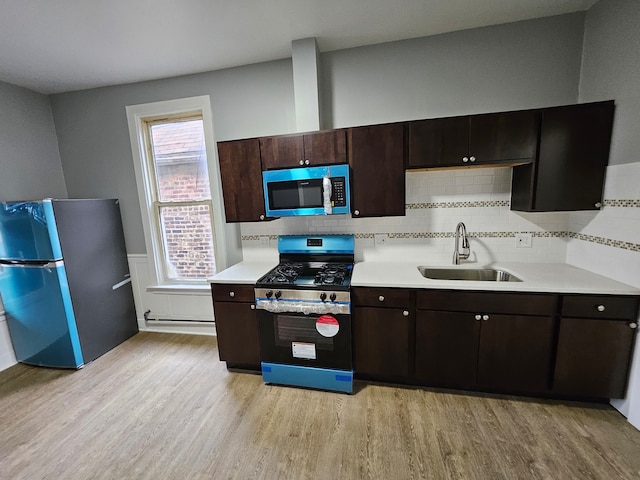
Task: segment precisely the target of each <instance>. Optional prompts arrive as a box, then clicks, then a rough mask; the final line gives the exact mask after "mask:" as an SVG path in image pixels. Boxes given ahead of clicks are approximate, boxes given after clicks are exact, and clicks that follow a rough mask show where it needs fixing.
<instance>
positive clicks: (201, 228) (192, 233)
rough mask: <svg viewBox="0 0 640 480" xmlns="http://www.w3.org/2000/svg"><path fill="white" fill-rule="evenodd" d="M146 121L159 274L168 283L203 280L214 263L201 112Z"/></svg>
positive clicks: (210, 271) (207, 172) (207, 173)
mask: <svg viewBox="0 0 640 480" xmlns="http://www.w3.org/2000/svg"><path fill="white" fill-rule="evenodd" d="M144 124H145V127H146V128H145V134H146V137H147V152H146V158H147V161H148V162H149V163H150V165H149V169H148V171H149V172H152V175H153V177H154V178H153V179H152V181H151V183H152V187H153V188H152V189H151V193H152V195H153V199H152V201H153V204H154V207H155V214H156V216H157V224H158V227H159V231H158V232H157V235H158V236H159V239H158V243H159V244H161V245H162V252H161V253H162V260H163V265H162V266H163V272H162V273H163V274H164V275H163V276H164V278H165V279H166V280H168V281H170V282H174V281H178V282H185V281H187V282H189V281H193V280H205V279H206V278H208V277H211V276H212V275H213V274H214V273H215V272H216V265H215V255H214V251H213V229H212V225H213V221H212V216H211V215H212V208H211V207H212V205H211V189H210V187H209V171H208V168H207V152H206V148H205V140H204V128H203V126H202V116H201V115H194V116H187V117H182V116H179V117H175V118H167V119H159V120H144Z"/></svg>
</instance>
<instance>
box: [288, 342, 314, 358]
mask: <svg viewBox="0 0 640 480" xmlns="http://www.w3.org/2000/svg"><path fill="white" fill-rule="evenodd" d="M291 350H292V351H293V356H294V357H295V358H307V359H309V360H315V359H316V344H315V343H304V342H291Z"/></svg>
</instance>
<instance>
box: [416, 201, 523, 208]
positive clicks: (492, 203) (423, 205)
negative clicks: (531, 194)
mask: <svg viewBox="0 0 640 480" xmlns="http://www.w3.org/2000/svg"><path fill="white" fill-rule="evenodd" d="M510 204H511V203H510V202H509V201H508V200H479V201H475V202H427V203H407V204H406V205H405V207H406V209H407V210H418V209H423V208H475V207H508V206H509V205H510Z"/></svg>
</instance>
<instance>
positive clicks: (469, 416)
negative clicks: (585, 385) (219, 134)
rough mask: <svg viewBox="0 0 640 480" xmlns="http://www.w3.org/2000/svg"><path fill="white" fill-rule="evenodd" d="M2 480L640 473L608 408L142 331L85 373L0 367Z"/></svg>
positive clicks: (637, 451) (639, 454) (632, 438)
mask: <svg viewBox="0 0 640 480" xmlns="http://www.w3.org/2000/svg"><path fill="white" fill-rule="evenodd" d="M0 428H1V431H0V478H2V479H11V480H16V479H56V480H75V479H118V480H120V479H153V480H158V479H180V480H182V479H243V480H244V479H278V480H280V479H314V480H323V479H368V478H370V479H393V480H396V479H419V478H427V479H438V480H439V479H465V480H466V479H483V480H485V479H491V480H492V479H529V478H531V479H607V480H608V479H617V478H621V479H638V478H640V431H638V430H636V429H634V428H633V427H632V426H631V425H630V424H628V423H627V422H626V420H625V419H624V417H622V416H621V415H620V414H619V413H618V412H616V411H615V410H614V409H613V408H611V407H609V406H603V405H590V404H580V403H560V402H555V401H545V400H530V399H523V398H511V397H496V396H483V395H477V396H476V395H464V394H457V393H451V392H433V391H429V390H422V389H412V388H395V387H390V386H382V385H370V384H369V385H368V384H359V385H358V391H357V393H355V394H354V395H344V394H338V393H330V392H321V391H314V390H304V389H297V388H289V387H278V386H269V385H264V384H263V383H262V380H261V377H260V376H258V375H251V374H243V373H232V372H228V371H227V370H226V367H225V364H224V363H221V362H219V361H218V354H217V351H216V342H215V338H213V337H203V336H188V335H170V334H156V333H140V334H138V335H136V336H135V337H133V338H131V339H130V340H128V341H127V342H125V343H124V344H122V345H120V346H119V347H117V348H116V349H114V350H112V351H111V352H109V353H107V354H105V355H104V356H102V357H101V358H99V359H98V360H96V361H94V362H93V363H91V364H90V365H88V366H86V367H85V368H84V369H82V370H80V371H77V372H69V371H62V370H54V369H43V368H35V367H29V366H25V365H16V366H14V367H11V368H10V369H8V370H5V371H4V372H0Z"/></svg>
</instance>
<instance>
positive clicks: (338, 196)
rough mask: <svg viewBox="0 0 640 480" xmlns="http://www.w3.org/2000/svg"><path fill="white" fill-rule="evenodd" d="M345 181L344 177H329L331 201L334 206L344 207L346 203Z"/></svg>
mask: <svg viewBox="0 0 640 480" xmlns="http://www.w3.org/2000/svg"><path fill="white" fill-rule="evenodd" d="M345 183H346V182H345V177H332V178H331V201H332V202H333V206H334V207H345V206H346V205H347V197H346V193H345Z"/></svg>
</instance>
